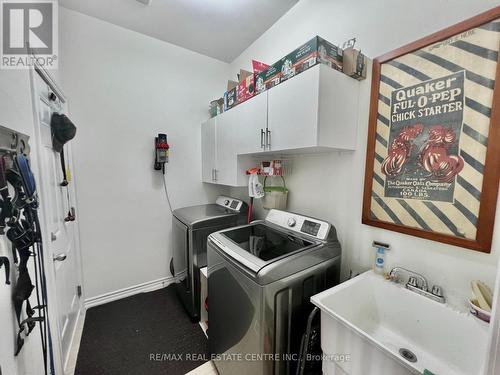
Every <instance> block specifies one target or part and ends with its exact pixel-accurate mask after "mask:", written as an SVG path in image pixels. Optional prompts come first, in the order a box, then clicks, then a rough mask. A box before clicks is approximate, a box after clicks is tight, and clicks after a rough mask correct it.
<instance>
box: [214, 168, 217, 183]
mask: <svg viewBox="0 0 500 375" xmlns="http://www.w3.org/2000/svg"><path fill="white" fill-rule="evenodd" d="M214 181H217V169H214Z"/></svg>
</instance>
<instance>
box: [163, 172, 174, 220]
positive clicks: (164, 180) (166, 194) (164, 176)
mask: <svg viewBox="0 0 500 375" xmlns="http://www.w3.org/2000/svg"><path fill="white" fill-rule="evenodd" d="M163 186H164V187H165V196H166V197H167V203H168V208H169V209H170V213H171V214H172V215H173V213H174V211H173V209H172V204H171V203H170V196H169V195H168V188H167V179H166V174H165V173H163Z"/></svg>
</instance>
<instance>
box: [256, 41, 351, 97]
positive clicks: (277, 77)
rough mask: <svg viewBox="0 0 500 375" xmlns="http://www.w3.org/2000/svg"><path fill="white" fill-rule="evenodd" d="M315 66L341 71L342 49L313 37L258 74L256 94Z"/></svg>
mask: <svg viewBox="0 0 500 375" xmlns="http://www.w3.org/2000/svg"><path fill="white" fill-rule="evenodd" d="M316 64H325V65H328V66H330V67H331V68H333V69H336V70H340V71H342V49H341V48H339V47H337V46H335V45H333V44H332V43H330V42H328V41H327V40H325V39H323V38H321V37H319V36H315V37H314V38H313V39H311V40H310V41H308V42H307V43H305V44H304V45H302V46H300V47H299V48H297V49H296V50H295V51H293V52H292V53H289V54H288V55H286V56H285V57H283V58H282V59H281V60H279V61H278V62H276V63H275V64H273V65H271V66H270V67H269V68H267V69H266V70H264V71H263V72H262V73H260V74H258V75H257V77H256V80H255V81H256V83H255V86H256V93H257V94H259V93H261V92H263V91H265V90H268V89H270V88H271V87H274V86H276V85H279V84H280V83H281V82H283V81H286V80H287V79H289V78H291V77H293V76H294V75H296V74H299V73H301V72H303V71H304V70H307V69H309V68H311V67H313V66H314V65H316Z"/></svg>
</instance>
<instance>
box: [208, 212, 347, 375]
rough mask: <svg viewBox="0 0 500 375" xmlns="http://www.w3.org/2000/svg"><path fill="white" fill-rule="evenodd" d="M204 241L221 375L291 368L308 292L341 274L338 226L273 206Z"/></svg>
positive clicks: (212, 342)
mask: <svg viewBox="0 0 500 375" xmlns="http://www.w3.org/2000/svg"><path fill="white" fill-rule="evenodd" d="M207 247H208V326H209V335H208V337H209V348H210V353H211V355H212V356H213V358H214V359H215V360H214V362H215V365H216V367H217V369H218V371H219V373H220V375H233V374H238V375H246V374H248V375H256V374H259V375H268V374H269V375H270V374H274V375H277V374H294V373H295V372H294V371H295V367H296V365H297V360H298V353H299V351H300V339H301V335H302V334H303V333H304V332H305V329H306V324H307V316H308V315H309V313H310V312H311V310H312V308H313V306H312V305H311V303H310V302H309V298H310V297H311V296H312V295H314V294H316V293H318V292H320V291H322V290H325V289H327V288H330V287H332V286H334V285H336V284H338V282H339V275H340V261H341V248H340V244H339V241H338V239H337V235H336V230H335V228H334V227H333V226H332V225H331V224H329V223H327V222H325V221H322V220H318V219H315V218H310V217H306V216H303V215H298V214H295V213H290V212H284V211H279V210H271V211H270V212H269V213H268V215H267V217H266V219H265V220H261V221H256V222H253V223H251V224H249V225H244V226H240V227H237V228H231V229H226V230H222V231H219V232H216V233H212V234H211V235H210V236H208V246H207Z"/></svg>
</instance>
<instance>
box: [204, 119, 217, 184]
mask: <svg viewBox="0 0 500 375" xmlns="http://www.w3.org/2000/svg"><path fill="white" fill-rule="evenodd" d="M215 132H216V119H215V118H211V119H210V120H208V121H206V122H204V123H203V124H201V158H202V160H201V174H202V181H203V182H214V179H215V172H214V171H215V157H216V156H215V152H216V144H215V142H216V137H215V134H216V133H215Z"/></svg>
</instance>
